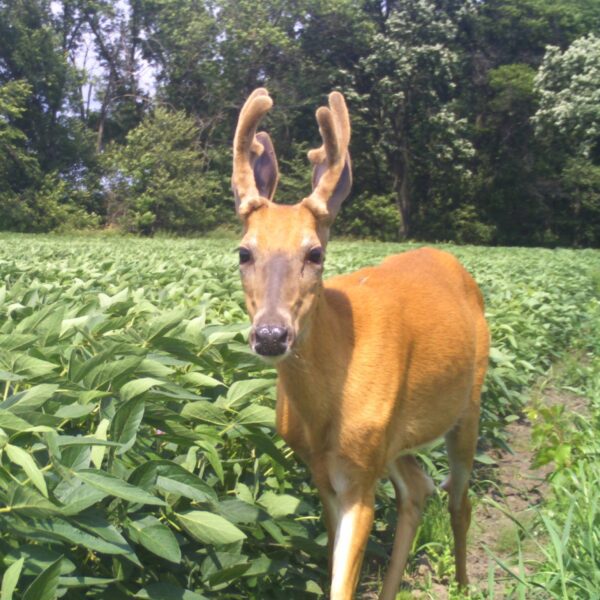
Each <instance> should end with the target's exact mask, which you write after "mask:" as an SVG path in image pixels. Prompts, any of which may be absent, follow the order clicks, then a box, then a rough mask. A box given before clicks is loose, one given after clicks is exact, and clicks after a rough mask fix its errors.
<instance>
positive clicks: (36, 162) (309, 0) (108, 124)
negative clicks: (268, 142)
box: [0, 0, 600, 246]
mask: <svg viewBox="0 0 600 600" xmlns="http://www.w3.org/2000/svg"><path fill="white" fill-rule="evenodd" d="M599 36H600V3H598V2H597V1H596V0H569V1H568V2H567V1H566V0H551V1H548V0H483V1H481V2H471V1H469V0H391V1H385V2H381V1H379V0H377V1H374V0H294V1H292V2H290V1H287V0H286V1H284V0H265V1H264V2H261V3H258V4H257V3H256V2H249V1H248V0H236V1H233V0H169V1H167V0H122V1H120V2H110V1H108V0H54V1H52V2H51V1H50V0H11V1H10V2H8V1H5V0H0V229H12V230H19V231H47V230H51V229H55V228H61V227H63V228H64V227H75V228H77V227H85V226H103V225H117V226H120V227H122V228H123V229H126V230H128V231H133V232H137V233H142V234H153V233H155V232H156V231H159V230H166V231H173V232H180V233H192V232H205V231H207V230H210V229H212V228H214V227H216V226H218V225H222V224H229V223H234V222H235V216H234V211H233V210H232V200H231V193H230V189H229V175H230V168H231V166H230V162H231V158H230V144H231V138H232V133H233V129H234V127H235V121H236V118H237V113H238V111H239V108H240V106H241V104H242V103H243V101H244V99H245V98H246V96H247V95H248V94H249V93H250V92H251V91H252V89H254V88H255V87H258V86H266V87H268V88H269V91H270V93H271V95H272V96H273V98H274V99H275V109H274V110H273V111H272V114H270V115H269V117H268V118H267V120H266V122H265V124H264V126H265V128H267V129H269V131H270V133H271V135H272V137H273V139H274V140H275V145H276V148H277V151H278V154H279V156H280V162H281V165H282V182H281V186H280V192H279V194H278V198H279V199H280V201H284V202H288V201H295V200H297V199H299V198H300V197H301V196H302V195H304V194H306V193H307V191H308V186H309V185H310V183H309V181H310V170H309V166H308V162H307V161H306V150H307V148H309V147H314V145H315V144H316V143H317V142H318V130H317V125H316V122H315V120H314V111H315V109H316V108H317V107H318V106H319V105H321V104H323V102H324V101H325V97H326V94H327V93H329V92H330V91H331V90H332V89H339V90H340V91H342V92H343V93H344V94H345V96H346V98H347V101H348V104H349V108H350V112H351V118H352V125H353V139H352V145H351V152H352V155H353V166H354V172H355V177H354V180H355V182H354V188H353V193H352V195H351V197H350V198H349V200H348V201H347V206H346V207H345V209H344V210H343V211H341V212H340V215H339V217H338V221H337V222H336V227H337V229H338V231H340V232H342V233H346V234H350V235H358V236H370V237H375V238H380V239H405V238H411V239H420V240H432V241H445V240H449V241H450V240H453V241H458V242H464V243H491V244H519V245H547V246H556V245H572V246H598V245H600V133H599V132H600V109H599V108H598V107H599V106H600V41H599V40H600V38H599Z"/></svg>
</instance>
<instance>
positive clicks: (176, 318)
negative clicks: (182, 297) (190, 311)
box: [146, 310, 185, 342]
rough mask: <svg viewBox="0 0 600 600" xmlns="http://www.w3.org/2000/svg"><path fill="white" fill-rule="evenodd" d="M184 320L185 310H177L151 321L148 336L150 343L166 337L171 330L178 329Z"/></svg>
mask: <svg viewBox="0 0 600 600" xmlns="http://www.w3.org/2000/svg"><path fill="white" fill-rule="evenodd" d="M184 318H185V311H183V310H175V311H172V312H167V313H164V314H161V315H160V316H159V317H157V318H156V319H154V320H153V321H151V323H150V325H149V327H148V336H147V338H146V339H147V340H148V341H149V342H150V341H152V340H154V339H156V338H159V337H161V336H163V335H165V334H166V333H168V332H169V331H171V329H174V328H175V327H177V325H179V324H180V323H181V322H182V321H183V319H184Z"/></svg>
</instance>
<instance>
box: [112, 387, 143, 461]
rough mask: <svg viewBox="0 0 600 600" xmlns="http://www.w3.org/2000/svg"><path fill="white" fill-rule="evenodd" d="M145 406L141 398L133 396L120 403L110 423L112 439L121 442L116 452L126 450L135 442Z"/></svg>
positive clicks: (120, 452) (121, 452)
mask: <svg viewBox="0 0 600 600" xmlns="http://www.w3.org/2000/svg"><path fill="white" fill-rule="evenodd" d="M145 406H146V405H145V402H144V400H143V399H142V398H133V400H128V401H127V402H125V403H124V404H122V405H121V406H120V407H119V408H118V410H117V412H116V413H115V416H114V418H113V420H112V424H111V434H112V439H113V440H114V441H115V442H118V443H119V444H121V447H120V448H118V449H117V454H123V453H124V452H127V450H129V449H130V448H131V447H132V446H133V444H134V443H135V438H136V437H137V433H138V429H139V427H140V423H141V422H142V418H143V416H144V408H145Z"/></svg>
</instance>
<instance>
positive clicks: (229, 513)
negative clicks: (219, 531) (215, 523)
mask: <svg viewBox="0 0 600 600" xmlns="http://www.w3.org/2000/svg"><path fill="white" fill-rule="evenodd" d="M217 508H218V510H219V513H221V515H222V516H223V517H225V518H226V519H227V520H228V521H231V522H232V523H248V524H250V523H256V521H258V520H259V518H260V516H261V509H260V508H259V507H258V506H254V505H253V504H248V503H247V502H244V501H243V500H239V499H238V498H232V499H230V500H223V501H222V502H219V505H218V507H217ZM262 515H263V517H266V515H265V514H264V513H262Z"/></svg>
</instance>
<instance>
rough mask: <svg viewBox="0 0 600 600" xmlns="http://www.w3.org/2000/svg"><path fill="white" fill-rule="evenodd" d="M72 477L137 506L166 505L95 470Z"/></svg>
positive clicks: (124, 482) (81, 472)
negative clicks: (137, 504)
mask: <svg viewBox="0 0 600 600" xmlns="http://www.w3.org/2000/svg"><path fill="white" fill-rule="evenodd" d="M73 475H74V476H75V477H78V478H79V479H81V480H82V481H85V482H86V483H88V484H89V485H91V486H92V487H95V488H96V489H99V490H100V491H102V492H106V493H107V494H110V495H111V496H115V497H116V498H122V499H123V500H128V501H129V502H135V503H139V504H155V505H158V506H165V505H166V503H165V502H164V501H163V500H161V499H160V498H157V497H156V496H153V495H152V494H149V493H148V492H146V491H145V490H143V489H142V488H139V487H136V486H134V485H131V484H129V483H127V482H126V481H123V480H122V479H119V478H118V477H114V476H112V475H109V474H108V473H105V472H104V471H100V470H96V469H88V470H83V471H74V472H73Z"/></svg>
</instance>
